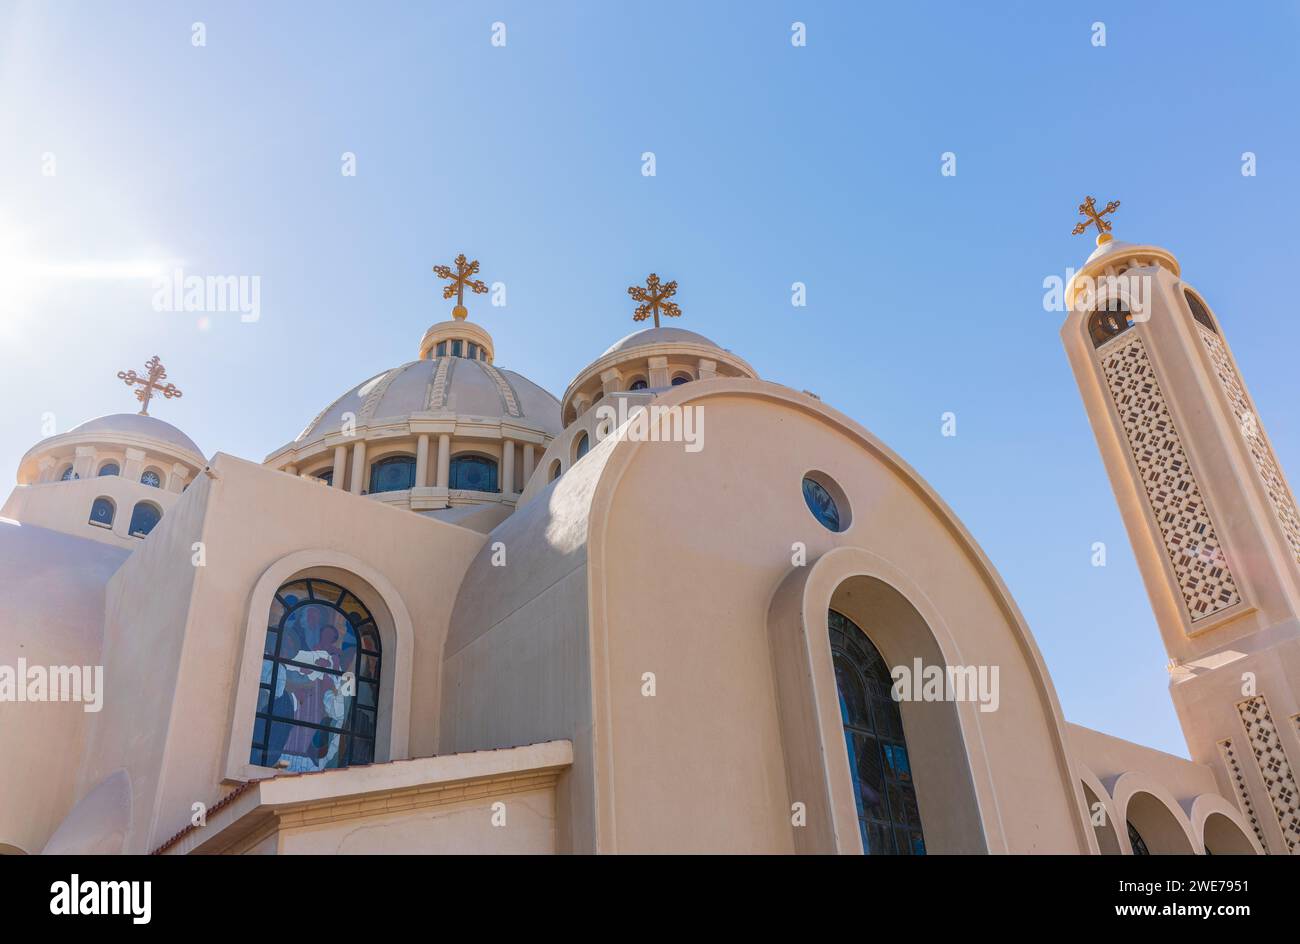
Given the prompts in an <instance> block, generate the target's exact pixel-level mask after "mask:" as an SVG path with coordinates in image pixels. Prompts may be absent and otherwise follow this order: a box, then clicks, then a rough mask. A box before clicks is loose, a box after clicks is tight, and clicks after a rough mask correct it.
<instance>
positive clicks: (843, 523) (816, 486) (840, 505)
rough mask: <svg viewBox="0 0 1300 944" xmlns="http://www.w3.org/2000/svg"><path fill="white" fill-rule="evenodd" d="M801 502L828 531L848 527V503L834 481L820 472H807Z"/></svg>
mask: <svg viewBox="0 0 1300 944" xmlns="http://www.w3.org/2000/svg"><path fill="white" fill-rule="evenodd" d="M803 500H804V503H805V504H807V506H808V510H809V511H810V512H812V516H813V517H814V518H816V519H817V520H818V521H820V522H821V524H822V526H823V527H824V528H826V529H827V530H828V531H836V532H839V531H843V530H845V529H846V528H847V527H848V526H849V502H848V499H847V498H846V497H845V495H844V492H843V491H842V490H841V489H840V487H839V486H838V485H836V484H835V480H834V479H832V478H831V477H830V476H828V475H825V474H824V473H821V472H809V473H808V474H807V475H805V476H804V479H803Z"/></svg>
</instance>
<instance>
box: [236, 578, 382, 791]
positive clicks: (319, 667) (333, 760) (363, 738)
mask: <svg viewBox="0 0 1300 944" xmlns="http://www.w3.org/2000/svg"><path fill="white" fill-rule="evenodd" d="M379 660H380V647H379V630H378V629H377V628H376V626H375V621H374V618H373V617H372V616H371V615H370V610H368V609H367V608H366V606H365V604H363V603H362V602H361V601H360V600H359V599H357V598H356V597H355V596H354V595H353V594H352V593H350V592H349V591H348V590H346V589H344V588H343V587H341V586H339V585H338V584H336V583H331V582H330V581H327V580H317V579H315V578H312V579H308V580H296V581H294V582H292V583H288V584H285V585H284V586H283V587H281V588H280V590H279V592H277V593H276V595H275V599H274V601H272V603H271V614H270V618H269V621H268V625H267V629H266V644H265V646H264V647H263V659H262V676H261V682H260V684H259V687H258V692H257V715H256V718H255V719H254V722H253V746H252V752H251V754H250V757H249V760H250V761H251V762H252V763H254V764H257V765H258V766H260V767H278V768H280V769H283V770H289V771H309V770H328V769H330V768H333V767H347V766H349V765H351V764H369V763H371V762H372V761H373V760H374V759H375V732H376V731H377V730H378V714H379Z"/></svg>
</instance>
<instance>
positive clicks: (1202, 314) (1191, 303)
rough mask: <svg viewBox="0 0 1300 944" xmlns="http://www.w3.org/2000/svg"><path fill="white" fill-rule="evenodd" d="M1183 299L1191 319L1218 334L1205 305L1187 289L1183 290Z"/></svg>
mask: <svg viewBox="0 0 1300 944" xmlns="http://www.w3.org/2000/svg"><path fill="white" fill-rule="evenodd" d="M1183 297H1184V298H1186V299H1187V307H1188V308H1190V309H1191V312H1192V317H1193V318H1195V319H1196V321H1197V323H1198V324H1201V325H1204V326H1205V327H1206V328H1209V329H1210V330H1211V331H1213V332H1214V333H1215V334H1218V333H1219V329H1218V328H1217V327H1216V326H1215V324H1214V318H1213V317H1211V315H1210V310H1209V309H1208V308H1206V307H1205V303H1204V302H1203V301H1201V300H1200V299H1199V298H1197V297H1196V295H1194V294H1193V293H1192V292H1191V291H1190V290H1188V289H1183Z"/></svg>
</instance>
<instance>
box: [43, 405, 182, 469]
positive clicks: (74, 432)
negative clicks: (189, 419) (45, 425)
mask: <svg viewBox="0 0 1300 944" xmlns="http://www.w3.org/2000/svg"><path fill="white" fill-rule="evenodd" d="M64 435H66V436H73V437H77V438H79V439H94V438H95V437H96V436H101V435H109V436H114V435H116V436H129V437H132V438H137V437H140V438H144V439H156V440H158V441H159V442H162V443H166V444H168V445H170V446H174V447H176V448H177V449H183V450H185V451H188V452H192V453H194V454H195V455H197V456H198V457H200V458H202V457H203V450H202V449H200V448H199V447H198V445H197V444H196V443H195V442H194V440H192V439H190V437H188V436H186V435H185V434H184V433H182V432H181V431H180V430H179V429H177V428H176V427H175V426H173V425H172V424H171V423H166V422H164V421H162V420H160V419H158V418H157V417H153V416H148V415H143V414H140V413H110V414H109V415H108V416H97V417H95V418H94V419H93V420H86V422H84V423H82V424H80V425H79V426H74V427H73V428H72V429H70V430H68V432H67V433H65V434H64Z"/></svg>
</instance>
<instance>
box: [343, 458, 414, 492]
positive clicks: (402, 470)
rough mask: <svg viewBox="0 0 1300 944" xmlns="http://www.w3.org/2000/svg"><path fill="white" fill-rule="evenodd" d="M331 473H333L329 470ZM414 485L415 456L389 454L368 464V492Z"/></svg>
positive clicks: (393, 490) (400, 488)
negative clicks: (385, 457)
mask: <svg viewBox="0 0 1300 944" xmlns="http://www.w3.org/2000/svg"><path fill="white" fill-rule="evenodd" d="M331 475H333V473H332V472H331ZM414 485H415V457H414V456H389V457H388V458H387V459H380V460H379V461H378V462H374V463H372V464H371V466H370V494H371V495H373V494H375V493H376V492H400V491H401V490H402V489H404V488H411V487H412V486H414Z"/></svg>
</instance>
